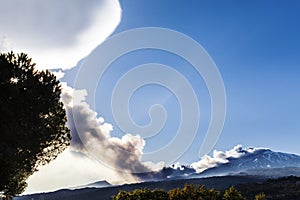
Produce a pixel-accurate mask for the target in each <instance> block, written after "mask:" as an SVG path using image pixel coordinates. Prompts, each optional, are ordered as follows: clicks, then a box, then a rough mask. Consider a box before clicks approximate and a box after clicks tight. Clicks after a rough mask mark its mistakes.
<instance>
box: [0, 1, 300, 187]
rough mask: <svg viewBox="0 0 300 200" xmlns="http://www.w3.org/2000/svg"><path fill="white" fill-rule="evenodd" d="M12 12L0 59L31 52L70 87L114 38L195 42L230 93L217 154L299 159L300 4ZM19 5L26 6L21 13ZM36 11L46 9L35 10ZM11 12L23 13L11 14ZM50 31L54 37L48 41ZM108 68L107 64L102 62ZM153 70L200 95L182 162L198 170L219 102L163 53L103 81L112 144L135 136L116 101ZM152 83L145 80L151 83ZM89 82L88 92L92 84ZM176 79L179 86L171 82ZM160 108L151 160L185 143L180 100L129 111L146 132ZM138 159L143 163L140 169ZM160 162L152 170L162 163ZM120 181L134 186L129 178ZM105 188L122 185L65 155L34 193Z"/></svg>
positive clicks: (114, 69)
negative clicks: (265, 151) (175, 35)
mask: <svg viewBox="0 0 300 200" xmlns="http://www.w3.org/2000/svg"><path fill="white" fill-rule="evenodd" d="M3 3H5V6H3V7H0V11H1V12H0V15H1V16H2V17H1V18H0V50H1V51H2V50H10V49H13V50H14V51H17V52H19V51H23V52H26V53H28V54H29V56H31V57H32V58H33V61H34V62H37V64H38V67H40V68H43V69H45V68H48V69H49V68H52V69H53V68H60V67H62V68H63V70H65V73H66V74H65V77H64V78H63V79H62V80H63V81H66V82H67V83H68V84H69V85H71V86H72V84H73V83H74V80H75V77H76V75H77V74H76V73H77V71H78V69H79V68H80V67H81V66H82V64H83V62H79V63H78V64H77V66H75V65H76V64H75V63H77V62H78V61H80V60H81V59H82V58H84V57H86V56H87V55H88V54H89V53H90V52H91V51H92V50H93V49H94V48H95V47H96V46H97V45H99V44H100V45H101V43H102V42H103V41H104V40H105V38H107V37H108V36H109V35H110V34H112V35H116V34H118V33H121V32H123V31H126V30H130V29H133V28H143V27H162V28H168V29H172V30H175V31H178V32H181V33H183V34H185V35H187V36H189V37H190V38H192V39H194V40H195V41H196V42H198V43H199V44H200V45H202V46H203V48H204V49H205V50H206V51H207V53H208V54H209V55H210V56H211V58H212V59H213V61H214V62H215V64H216V65H217V67H218V69H219V71H220V74H221V76H222V79H223V82H224V86H225V89H226V96H227V112H226V120H225V124H224V129H223V131H222V133H221V136H220V138H219V140H218V141H217V143H216V145H215V147H214V149H218V150H228V149H231V148H232V147H234V146H235V145H237V144H242V145H243V146H244V147H247V146H254V147H267V148H271V149H272V150H276V151H283V152H291V153H296V154H300V146H299V141H300V134H299V133H300V123H299V122H300V115H299V113H300V103H299V102H300V93H299V87H300V79H299V76H300V45H299V44H300V38H299V35H300V21H299V19H300V13H299V7H300V3H299V2H298V1H296V0H291V1H271V0H264V1H259V0H255V1H237V0H236V1H221V0H220V1H198V0H191V1H183V0H176V1H174V0H164V1H161V0H151V1H147V0H120V5H121V8H120V7H119V3H118V1H117V0H115V1H112V0H102V1H96V0H95V1H93V2H92V3H89V4H88V3H87V2H86V1H84V0H83V1H76V2H75V3H74V1H64V2H61V1H48V2H43V3H40V2H39V1H32V2H31V4H28V3H27V2H26V6H27V8H28V9H26V10H25V9H22V3H23V4H24V2H23V1H22V0H14V1H6V2H3ZM16 3H17V4H18V5H20V6H19V7H17V8H15V6H14V5H15V4H16ZM27 4H28V5H27ZM36 5H38V6H39V8H40V9H36ZM66 8H67V9H66ZM12 9H14V10H15V9H17V10H15V11H16V12H11V10H12ZM121 10H122V12H121ZM41 11H42V12H41ZM15 13H17V14H15ZM66 13H67V14H66ZM12 14H13V15H12ZM1 19H2V20H1ZM62 19H63V20H62ZM79 19H80V20H79ZM82 19H85V20H82ZM17 22H18V23H17ZM11 24H14V26H12V25H11ZM41 25H42V26H41ZM44 25H46V26H44ZM45 27H46V28H45ZM51 31H53V32H55V34H49V33H50V32H51ZM20 32H22V34H19V33H20ZM16 33H18V34H16ZM69 37H70V38H69ZM45 40H47V41H52V42H49V43H47V44H44V43H43V42H42V41H45ZM37 41H39V42H37ZM59 41H71V42H59ZM175 45H176V44H175ZM53 57H55V58H56V59H53ZM99 59H102V58H101V55H99ZM153 62H155V63H160V64H164V65H168V66H169V67H171V68H173V69H174V70H176V71H178V72H180V74H182V75H183V76H184V77H185V78H186V79H187V80H188V81H189V82H190V84H191V86H192V88H193V89H194V92H195V94H196V96H197V98H198V103H199V109H200V113H201V116H200V117H201V118H200V124H199V130H198V132H197V136H196V137H195V139H194V140H193V143H192V144H191V145H190V146H189V148H188V149H187V151H184V152H183V153H184V154H183V155H182V156H181V157H180V158H179V159H178V161H179V162H181V163H184V164H185V163H192V162H195V161H198V160H199V148H200V146H201V144H202V142H203V139H204V136H205V133H206V131H207V128H208V125H209V121H210V117H211V113H210V109H211V102H210V94H209V92H208V90H207V87H206V83H205V81H204V80H203V78H202V77H201V76H199V75H198V74H197V72H196V70H195V69H193V67H192V66H191V64H189V63H188V62H186V61H185V60H184V59H182V58H180V57H179V56H176V55H174V54H172V53H170V52H166V51H161V50H157V49H143V50H138V51H133V52H130V53H128V54H126V55H124V56H122V57H120V58H119V59H117V60H116V61H115V62H113V63H112V64H111V65H110V67H109V68H108V69H107V71H106V72H105V73H104V75H103V76H102V77H101V80H100V82H99V84H98V87H97V91H96V93H95V98H94V100H95V111H96V112H97V113H98V116H99V117H100V116H101V117H103V118H104V119H105V121H106V122H107V123H110V124H112V125H113V127H114V131H112V132H111V133H110V134H111V136H116V137H122V136H124V134H125V133H126V132H127V131H122V130H120V129H119V128H118V126H117V124H116V121H115V119H114V116H113V115H112V109H111V95H112V91H113V89H114V87H115V85H116V84H117V82H118V80H119V79H120V78H121V77H122V76H123V75H124V74H126V73H127V72H128V71H130V70H131V69H133V68H134V67H136V66H138V65H141V64H145V63H153ZM41 66H42V67H41ZM70 68H72V69H70ZM66 69H69V70H66ZM147 75H148V74H143V75H142V76H141V77H137V78H140V79H143V77H146V76H147ZM159 75H163V74H159ZM88 78H89V77H88ZM88 78H87V80H86V81H87V82H88V81H90V80H89V79H88ZM167 78H169V79H170V80H171V81H172V77H167ZM174 80H175V79H174ZM175 81H176V80H175ZM76 89H77V88H76ZM78 89H84V88H78ZM177 89H178V90H179V89H180V86H178V88H177ZM89 95H91V94H89ZM89 98H91V96H89V97H88V99H89ZM92 98H93V97H92ZM121 104H122V103H121ZM154 104H162V105H163V106H164V108H165V110H166V112H167V118H166V125H165V126H164V127H163V129H162V130H161V131H160V132H159V134H156V135H155V136H154V137H150V138H144V139H145V141H146V145H145V146H144V149H143V152H142V153H144V154H145V153H148V152H152V151H155V150H159V149H160V148H163V147H164V146H165V145H166V144H168V142H170V141H171V140H172V139H173V138H174V137H176V130H177V129H178V126H179V124H180V114H181V113H180V109H179V108H178V107H179V102H178V100H177V99H176V96H174V95H173V94H172V92H170V91H169V90H167V89H166V88H164V87H161V86H159V85H153V84H152V85H147V86H143V87H141V88H139V89H138V90H137V91H136V92H135V93H134V94H133V95H132V98H131V99H130V101H129V110H130V114H131V117H132V119H133V120H134V122H135V123H137V124H138V125H141V126H144V125H147V124H148V123H149V122H150V118H149V116H148V109H149V108H150V107H151V106H152V105H154ZM124 105H125V102H124ZM121 106H122V105H121ZM195 110H196V109H195ZM89 112H90V111H89ZM92 114H93V113H92ZM191 115H192V113H191ZM193 120H194V119H190V121H191V122H192V121H193ZM91 121H92V122H94V121H93V120H91ZM102 128H103V127H102ZM108 132H109V131H108ZM131 134H133V135H135V134H138V133H135V132H131ZM108 138H109V140H114V142H115V143H118V142H120V143H122V142H123V143H124V140H123V139H122V140H117V139H116V138H111V137H108ZM125 139H127V140H128V141H125V143H126V142H128V144H132V143H130V142H132V141H133V142H136V143H137V144H138V145H140V146H143V145H142V141H141V140H140V139H139V138H134V137H131V136H128V137H127V138H125ZM104 142H107V141H104ZM123 143H122V144H123ZM125 143H124V144H125ZM101 144H102V143H101ZM109 144H110V143H109ZM126 144H127V143H126ZM133 144H134V143H133ZM111 150H114V149H113V148H112V149H111ZM139 156H140V154H139V153H138V154H137V159H139ZM112 157H113V156H112ZM142 158H143V157H142ZM125 159H126V158H125ZM157 159H158V160H152V161H154V162H156V161H159V160H160V159H161V158H157ZM78 163H79V164H78ZM138 164H141V163H138ZM142 164H143V163H142ZM80 166H83V167H81V168H80ZM125 167H128V166H125ZM70 169H72V170H70ZM100 169H101V170H100ZM57 174H60V175H59V176H57ZM62 174H63V176H61V175H62ZM121 178H124V179H125V180H126V178H127V177H125V175H124V177H121ZM131 178H132V177H131ZM100 179H106V180H108V181H116V180H117V179H120V176H119V174H114V172H112V171H111V169H106V168H105V167H104V166H101V165H99V163H96V162H94V161H93V160H92V159H90V157H88V156H87V157H84V156H78V155H77V154H76V155H74V154H71V153H70V152H69V151H66V152H64V153H63V154H62V155H61V156H59V157H58V159H56V160H55V161H53V162H52V163H50V165H47V166H45V167H44V168H43V167H42V168H41V169H40V171H39V172H38V173H35V175H33V176H32V177H31V178H30V180H29V189H28V191H27V192H36V191H48V190H53V189H57V188H62V187H66V186H75V185H80V184H83V183H88V182H93V181H97V180H100ZM49 180H51V181H49ZM58 183H59V184H58Z"/></svg>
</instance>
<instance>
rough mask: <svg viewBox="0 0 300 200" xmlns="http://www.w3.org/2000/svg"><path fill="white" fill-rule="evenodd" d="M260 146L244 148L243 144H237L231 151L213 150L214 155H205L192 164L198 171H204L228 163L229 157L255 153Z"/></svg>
mask: <svg viewBox="0 0 300 200" xmlns="http://www.w3.org/2000/svg"><path fill="white" fill-rule="evenodd" d="M258 149H259V148H247V149H243V147H242V145H240V144H239V145H237V146H235V147H234V148H233V149H231V150H229V151H225V152H223V151H217V150H214V151H213V156H212V157H211V156H209V155H205V156H203V157H202V158H201V159H200V160H199V161H197V162H194V163H192V164H191V166H192V167H193V168H194V169H195V170H196V171H197V172H198V173H200V172H202V171H204V170H206V169H208V168H211V167H216V166H218V165H219V164H224V163H228V162H229V160H228V158H240V157H242V156H244V155H245V154H246V153H254V152H255V151H256V150H258Z"/></svg>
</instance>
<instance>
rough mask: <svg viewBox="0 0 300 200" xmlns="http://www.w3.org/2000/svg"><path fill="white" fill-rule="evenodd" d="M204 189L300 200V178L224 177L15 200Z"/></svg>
mask: <svg viewBox="0 0 300 200" xmlns="http://www.w3.org/2000/svg"><path fill="white" fill-rule="evenodd" d="M186 183H189V184H194V185H196V184H199V185H205V186H206V187H207V188H215V189H218V190H221V191H224V190H225V189H227V188H229V187H230V186H232V185H233V186H235V187H236V188H237V189H238V190H240V191H241V192H242V194H243V195H244V196H246V197H247V198H248V199H253V198H254V196H255V194H258V193H260V192H264V193H265V194H266V195H267V197H268V199H271V200H300V177H294V176H292V177H291V176H290V177H285V178H280V179H274V180H267V179H265V178H262V177H255V176H224V177H211V178H199V179H182V180H168V181H158V182H144V183H138V184H130V185H122V186H115V187H114V186H112V187H106V188H85V189H77V190H59V191H56V192H50V193H40V194H33V195H25V196H22V197H17V198H14V200H58V199H61V200H99V199H101V200H109V199H111V196H113V195H116V194H117V193H118V192H119V190H125V191H132V190H134V189H141V188H148V189H156V188H159V189H164V190H165V191H168V190H170V189H173V188H182V187H183V186H184V184H186Z"/></svg>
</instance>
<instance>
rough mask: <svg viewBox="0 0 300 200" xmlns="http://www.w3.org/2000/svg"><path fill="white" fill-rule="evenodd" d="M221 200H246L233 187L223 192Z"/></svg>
mask: <svg viewBox="0 0 300 200" xmlns="http://www.w3.org/2000/svg"><path fill="white" fill-rule="evenodd" d="M223 200H246V198H245V197H243V195H242V193H241V192H240V191H238V190H237V189H235V188H234V187H230V188H229V189H227V190H225V193H224V195H223Z"/></svg>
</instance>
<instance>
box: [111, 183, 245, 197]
mask: <svg viewBox="0 0 300 200" xmlns="http://www.w3.org/2000/svg"><path fill="white" fill-rule="evenodd" d="M112 199H113V200H145V199H147V200H148V199H151V200H156V199H158V200H227V199H228V200H229V199H230V200H245V199H246V198H245V197H243V196H242V194H241V193H240V192H239V191H238V190H236V189H235V188H234V187H230V188H229V189H227V190H226V191H225V192H224V194H223V195H222V194H221V192H220V191H218V190H215V189H206V188H205V187H204V186H199V185H196V186H194V185H193V184H185V185H184V187H183V188H174V189H171V190H169V191H168V192H165V191H163V190H157V189H156V190H149V189H139V190H138V189H136V190H134V191H130V192H126V191H124V190H121V191H120V192H119V193H118V194H117V195H116V196H114V197H113V198H112Z"/></svg>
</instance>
